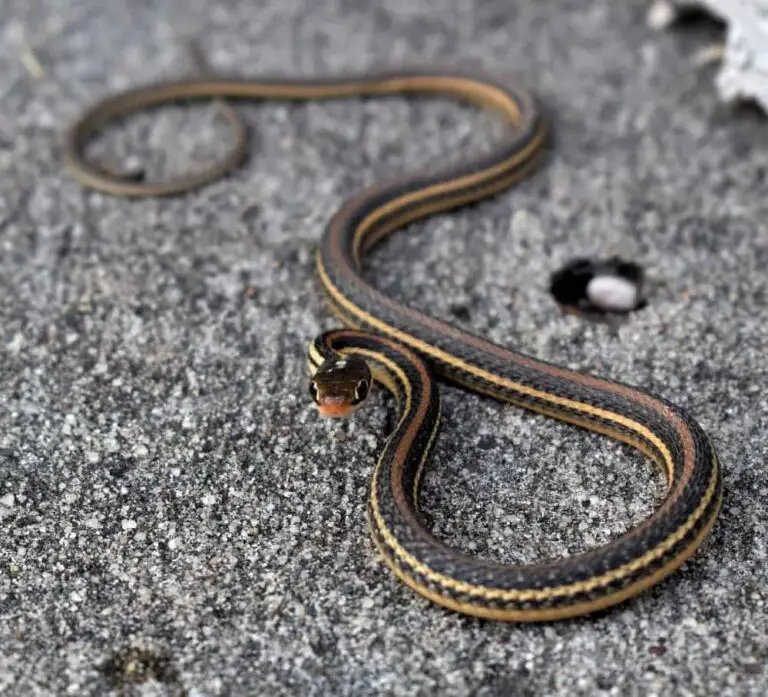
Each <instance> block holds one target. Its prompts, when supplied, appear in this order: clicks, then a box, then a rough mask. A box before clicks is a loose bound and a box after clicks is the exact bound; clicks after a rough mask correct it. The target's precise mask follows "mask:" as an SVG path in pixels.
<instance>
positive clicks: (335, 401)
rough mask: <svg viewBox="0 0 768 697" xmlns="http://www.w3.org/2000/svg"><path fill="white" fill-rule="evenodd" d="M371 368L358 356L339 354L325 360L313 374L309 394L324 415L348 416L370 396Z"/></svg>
mask: <svg viewBox="0 0 768 697" xmlns="http://www.w3.org/2000/svg"><path fill="white" fill-rule="evenodd" d="M372 381H373V378H372V376H371V369H370V368H369V367H368V364H367V363H366V362H365V361H364V360H363V359H362V358H359V357H357V356H339V357H336V358H331V359H329V360H327V361H325V363H323V364H322V365H321V366H320V367H319V368H318V369H317V371H316V372H315V374H314V375H313V376H312V379H311V380H310V383H309V395H310V397H312V401H314V403H315V405H316V406H317V410H318V411H319V412H320V413H321V414H322V415H323V416H331V417H343V416H349V415H350V414H351V413H352V412H353V411H355V410H356V409H357V408H358V407H360V405H361V404H362V403H363V402H364V401H365V400H366V398H367V397H368V393H369V392H370V390H371V383H372Z"/></svg>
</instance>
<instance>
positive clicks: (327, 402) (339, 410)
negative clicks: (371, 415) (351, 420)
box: [317, 395, 355, 419]
mask: <svg viewBox="0 0 768 697" xmlns="http://www.w3.org/2000/svg"><path fill="white" fill-rule="evenodd" d="M317 410H318V411H319V412H320V415H321V416H328V417H331V418H336V419H339V418H343V417H345V416H349V415H350V414H351V413H352V412H353V411H355V405H354V404H350V402H349V400H347V399H346V398H345V397H340V396H338V397H337V396H335V395H324V396H323V397H321V398H320V400H319V401H318V402H317Z"/></svg>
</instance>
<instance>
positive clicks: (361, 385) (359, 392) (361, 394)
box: [355, 379, 370, 404]
mask: <svg viewBox="0 0 768 697" xmlns="http://www.w3.org/2000/svg"><path fill="white" fill-rule="evenodd" d="M369 388H370V385H369V384H368V381H367V380H365V379H361V380H358V381H357V385H355V404H359V403H360V402H362V401H363V400H364V399H365V398H366V397H367V396H368V390H369Z"/></svg>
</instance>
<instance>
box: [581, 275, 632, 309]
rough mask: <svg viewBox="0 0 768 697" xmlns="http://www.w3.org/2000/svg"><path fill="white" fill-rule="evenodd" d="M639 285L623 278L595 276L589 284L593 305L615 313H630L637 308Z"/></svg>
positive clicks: (589, 294) (588, 295) (590, 298)
mask: <svg viewBox="0 0 768 697" xmlns="http://www.w3.org/2000/svg"><path fill="white" fill-rule="evenodd" d="M637 290H638V289H637V285H635V284H634V283H632V282H631V281H628V280H627V279H625V278H621V276H595V278H593V279H592V280H591V281H590V282H589V283H587V297H588V298H589V300H590V301H591V302H592V304H593V305H595V306H597V307H599V308H601V309H603V310H609V311H613V312H630V311H631V310H634V309H635V307H636V306H637Z"/></svg>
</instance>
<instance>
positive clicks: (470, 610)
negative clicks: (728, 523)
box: [368, 496, 722, 622]
mask: <svg viewBox="0 0 768 697" xmlns="http://www.w3.org/2000/svg"><path fill="white" fill-rule="evenodd" d="M721 503H722V496H720V497H719V499H718V502H717V507H716V508H715V510H714V511H713V513H712V515H711V516H710V518H709V520H708V521H707V524H706V525H705V526H704V527H703V528H702V529H701V531H700V532H699V533H698V535H696V537H695V538H694V539H693V540H692V542H691V543H690V544H689V545H688V546H687V547H686V548H685V549H684V550H683V551H682V552H681V553H680V554H679V555H677V556H676V557H674V558H673V559H670V560H669V562H668V563H667V564H665V565H664V566H663V567H661V568H659V569H657V570H656V571H654V572H653V573H652V574H649V575H648V576H644V577H642V578H640V579H638V580H637V581H636V582H635V583H632V584H630V585H629V586H627V587H626V588H622V589H621V590H620V591H617V592H616V593H611V594H609V595H604V596H601V597H600V598H597V599H595V600H589V601H585V602H581V603H574V604H572V605H566V606H564V607H557V608H531V609H510V608H499V609H496V608H491V607H488V606H487V605H479V604H475V603H472V602H463V601H459V600H455V599H453V598H451V597H448V596H445V595H441V594H440V593H436V592H435V591H433V590H431V589H429V588H428V587H427V586H425V585H423V584H421V583H419V582H418V580H417V579H415V578H414V577H412V576H410V575H408V573H407V572H405V571H403V570H402V569H401V568H400V567H399V566H398V565H397V564H396V563H395V562H394V561H393V560H392V558H391V557H390V556H389V555H388V554H387V552H386V551H385V550H384V548H383V547H382V544H381V543H380V542H379V539H378V538H377V536H376V534H375V532H374V531H373V525H372V523H371V520H370V518H369V520H368V528H369V532H370V534H371V537H373V542H374V545H375V546H376V549H378V551H379V553H380V554H381V556H382V557H383V558H384V561H385V562H386V564H387V566H389V568H390V569H391V570H392V571H393V572H394V573H395V575H396V576H397V577H398V578H399V579H400V580H401V581H402V582H403V583H405V584H406V585H407V586H409V587H410V588H412V589H413V590H414V591H416V592H417V593H419V594H420V595H422V596H423V597H425V598H427V599H428V600H431V601H432V602H434V603H437V604H438V605H442V606H443V607H445V608H447V609H449V610H454V611H456V612H462V613H465V614H467V615H473V616H475V617H481V618H483V619H493V620H502V621H506V622H548V621H551V620H559V619H566V618H568V617H576V616H578V615H584V614H587V613H590V612H596V611H598V610H603V609H605V608H607V607H611V606H612V605H617V604H618V603H620V602H623V601H624V600H627V599H629V598H631V597H633V596H635V595H637V594H638V593H641V592H642V591H644V590H645V589H647V588H650V587H651V586H653V585H654V584H656V583H658V582H659V581H660V580H661V579H663V578H664V577H665V576H668V575H669V574H671V573H672V572H673V571H675V570H676V569H678V568H680V566H682V565H683V563H684V562H685V561H687V560H688V559H689V558H690V557H691V556H692V555H693V554H694V553H695V552H696V550H697V549H698V548H699V547H700V546H701V543H702V542H703V541H704V539H705V538H706V537H707V535H708V534H709V532H710V530H711V529H712V526H713V525H714V523H715V520H716V519H717V515H718V512H719V510H720V506H721Z"/></svg>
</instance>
